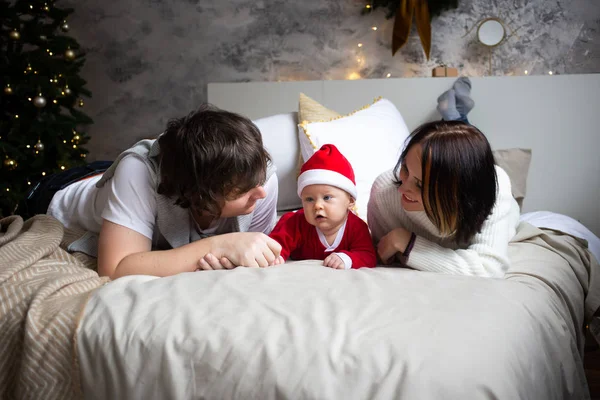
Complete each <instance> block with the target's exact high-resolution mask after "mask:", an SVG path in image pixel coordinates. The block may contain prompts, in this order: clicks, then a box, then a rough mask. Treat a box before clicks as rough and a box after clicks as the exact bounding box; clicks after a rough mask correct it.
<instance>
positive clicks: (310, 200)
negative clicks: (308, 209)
mask: <svg viewBox="0 0 600 400" xmlns="http://www.w3.org/2000/svg"><path fill="white" fill-rule="evenodd" d="M304 201H306V202H307V203H311V202H312V201H313V198H312V197H305V198H304Z"/></svg>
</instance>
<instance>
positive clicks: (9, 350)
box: [0, 215, 108, 399]
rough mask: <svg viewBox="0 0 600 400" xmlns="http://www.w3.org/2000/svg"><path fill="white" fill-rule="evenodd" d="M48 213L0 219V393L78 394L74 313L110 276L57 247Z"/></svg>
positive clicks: (57, 229)
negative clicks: (85, 264) (29, 217)
mask: <svg viewBox="0 0 600 400" xmlns="http://www.w3.org/2000/svg"><path fill="white" fill-rule="evenodd" d="M63 236H64V229H63V226H62V224H61V223H60V222H59V221H57V220H56V219H54V218H53V217H50V216H47V215H38V216H35V217H33V218H31V219H29V220H27V221H26V222H23V219H22V218H21V217H19V216H11V217H7V218H4V219H1V220H0V398H3V399H13V398H17V399H70V398H80V397H81V391H80V388H79V378H78V377H79V370H78V369H79V368H78V366H77V362H76V359H75V358H74V337H75V330H76V327H77V323H78V318H79V316H80V314H81V312H82V310H83V306H84V305H85V302H86V301H87V299H88V297H89V295H90V293H91V292H92V291H93V290H94V289H96V288H98V287H100V286H102V285H103V284H104V283H105V282H107V281H108V279H107V278H100V277H98V274H97V273H96V272H95V271H93V270H91V269H88V268H85V267H84V265H83V263H82V262H81V261H79V260H77V259H76V258H75V257H73V256H72V255H70V254H69V253H67V252H66V251H65V250H63V249H62V248H60V244H61V241H62V240H63Z"/></svg>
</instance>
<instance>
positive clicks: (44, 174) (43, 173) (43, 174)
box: [36, 151, 46, 176]
mask: <svg viewBox="0 0 600 400" xmlns="http://www.w3.org/2000/svg"><path fill="white" fill-rule="evenodd" d="M36 153H37V151H36ZM42 176H46V173H45V172H42Z"/></svg>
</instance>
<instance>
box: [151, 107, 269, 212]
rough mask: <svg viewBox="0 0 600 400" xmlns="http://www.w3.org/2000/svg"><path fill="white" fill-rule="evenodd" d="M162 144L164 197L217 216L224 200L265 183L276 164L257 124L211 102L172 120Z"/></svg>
mask: <svg viewBox="0 0 600 400" xmlns="http://www.w3.org/2000/svg"><path fill="white" fill-rule="evenodd" d="M158 143H159V145H160V155H159V163H160V183H159V185H158V193H159V194H161V195H164V196H167V197H171V198H173V199H174V200H175V204H176V205H179V206H180V207H183V208H191V209H192V211H193V212H195V213H201V212H202V211H206V212H208V213H210V214H211V215H214V216H217V217H218V216H219V215H220V214H221V207H222V205H223V201H224V200H227V199H234V198H235V197H237V196H239V195H241V194H243V193H246V192H248V191H249V190H251V189H253V188H255V187H257V186H260V185H263V184H264V183H265V180H266V173H267V165H268V163H269V162H270V161H271V157H270V156H269V153H268V152H267V150H266V149H265V148H264V146H263V142H262V136H261V133H260V131H259V130H258V128H257V127H256V125H254V124H253V123H252V121H250V120H249V119H248V118H246V117H244V116H241V115H239V114H235V113H232V112H229V111H224V110H221V109H219V108H217V107H215V106H213V105H210V104H203V105H201V106H200V108H198V110H196V111H194V112H192V113H190V114H189V115H188V116H186V117H183V118H177V119H172V120H170V121H169V123H168V124H167V129H166V130H165V132H164V133H163V134H162V135H161V136H160V137H159V138H158Z"/></svg>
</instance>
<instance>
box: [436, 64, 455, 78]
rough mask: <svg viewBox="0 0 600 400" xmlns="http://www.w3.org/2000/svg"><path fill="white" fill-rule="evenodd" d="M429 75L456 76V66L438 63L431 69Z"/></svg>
mask: <svg viewBox="0 0 600 400" xmlns="http://www.w3.org/2000/svg"><path fill="white" fill-rule="evenodd" d="M431 75H432V76H433V77H434V78H436V77H440V76H458V70H457V69H456V68H452V67H448V66H447V65H440V66H437V67H435V68H434V69H433V71H432V74H431Z"/></svg>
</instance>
